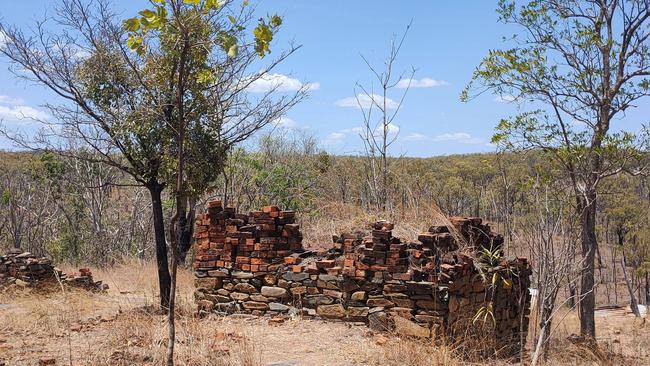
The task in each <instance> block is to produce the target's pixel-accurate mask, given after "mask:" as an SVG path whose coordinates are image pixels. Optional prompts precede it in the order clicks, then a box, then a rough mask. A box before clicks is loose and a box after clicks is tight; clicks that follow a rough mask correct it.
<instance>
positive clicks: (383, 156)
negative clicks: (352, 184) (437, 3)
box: [354, 23, 415, 210]
mask: <svg viewBox="0 0 650 366" xmlns="http://www.w3.org/2000/svg"><path fill="white" fill-rule="evenodd" d="M410 28H411V23H409V25H408V26H407V27H406V30H405V31H404V34H402V36H401V37H400V38H397V36H393V39H392V40H391V43H390V50H389V53H388V57H387V58H386V59H385V60H384V63H383V65H382V67H381V68H380V67H376V66H373V65H372V63H371V62H370V61H369V60H368V59H367V58H366V57H365V56H363V55H362V56H361V58H362V59H363V61H364V63H365V64H366V66H367V67H368V69H369V70H370V71H371V73H372V75H373V77H374V81H375V82H377V84H378V85H379V86H378V93H379V94H376V91H375V86H374V85H375V84H374V82H373V83H371V85H370V86H364V85H362V84H361V83H357V86H356V88H355V93H354V94H355V98H356V101H357V105H358V107H359V109H361V113H362V115H363V126H362V130H361V133H360V136H361V139H362V140H363V144H364V150H365V154H364V157H365V168H366V183H367V186H368V192H369V194H370V201H371V203H373V204H377V205H378V206H379V208H380V209H382V210H386V209H388V206H389V205H390V204H389V202H388V186H389V177H390V167H389V161H388V157H389V149H390V147H391V145H393V143H394V142H395V141H396V140H397V137H398V132H399V129H398V127H397V126H396V125H395V124H394V123H393V122H394V121H395V118H396V117H397V114H398V112H399V110H400V109H401V107H402V104H403V103H404V99H405V98H406V94H407V93H408V91H409V89H410V87H411V82H412V80H413V76H414V75H415V69H412V70H411V71H410V72H409V73H406V72H402V73H400V74H396V73H395V70H394V67H395V63H396V61H397V57H398V56H399V53H400V50H401V49H402V46H403V44H404V40H405V39H406V36H407V35H408V31H409V29H410ZM405 77H406V78H405ZM397 87H399V88H401V89H403V90H404V91H403V92H402V93H401V95H400V97H399V99H398V101H395V100H393V99H391V98H390V97H389V94H391V92H392V91H393V90H394V89H396V88H397ZM359 91H360V92H359Z"/></svg>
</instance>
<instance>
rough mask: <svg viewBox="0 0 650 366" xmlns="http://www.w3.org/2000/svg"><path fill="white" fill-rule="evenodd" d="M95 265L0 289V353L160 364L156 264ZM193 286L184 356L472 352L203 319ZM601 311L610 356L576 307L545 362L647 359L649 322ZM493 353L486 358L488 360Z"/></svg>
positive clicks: (185, 284) (413, 365)
mask: <svg viewBox="0 0 650 366" xmlns="http://www.w3.org/2000/svg"><path fill="white" fill-rule="evenodd" d="M93 273H94V275H95V277H96V279H101V280H104V281H105V282H106V283H108V284H109V286H111V289H110V290H109V292H108V293H106V294H92V293H87V292H83V291H66V292H61V291H57V292H54V293H51V294H49V295H42V294H41V295H38V294H22V295H20V294H19V295H12V296H7V295H0V361H4V362H6V363H7V365H35V364H37V362H38V359H39V358H41V357H46V356H48V357H54V358H56V359H57V364H61V365H70V364H72V365H159V364H162V362H163V359H164V354H165V344H166V334H167V332H166V324H165V318H164V316H161V315H158V314H156V313H155V312H152V311H150V310H151V309H152V308H153V307H154V306H155V304H156V302H157V299H156V296H155V294H156V281H155V278H156V277H155V266H154V265H153V264H152V263H148V262H137V261H131V262H128V263H127V264H124V265H121V266H117V267H115V268H112V269H109V270H100V269H93ZM192 291H193V285H192V273H191V271H189V270H181V271H180V272H179V309H178V315H179V320H178V321H177V331H178V336H177V340H178V344H177V347H176V351H177V353H176V363H177V364H178V365H218V366H221V365H233V366H235V365H237V366H249V365H250V366H254V365H268V364H273V363H276V364H284V365H341V366H342V365H388V366H397V365H406V366H425V365H426V366H433V365H460V364H466V363H467V362H468V361H467V360H464V361H463V360H462V359H460V358H459V356H458V355H457V354H456V353H455V352H454V351H453V347H446V346H436V345H434V344H432V343H431V342H429V341H416V340H409V339H403V338H399V337H396V336H394V335H377V334H375V333H373V332H371V331H370V330H369V329H368V328H366V327H363V326H352V325H349V324H346V323H331V322H321V321H308V320H295V321H287V322H285V323H284V324H280V325H270V324H268V322H267V320H265V319H238V318H232V317H228V318H221V317H210V318H207V319H197V318H194V317H193V316H192V313H193V310H194V305H193V303H192ZM597 319H598V330H599V332H600V334H601V338H600V339H599V341H600V345H601V349H602V354H603V355H605V356H604V357H605V358H602V357H600V358H599V355H594V354H591V353H590V352H587V351H586V350H585V349H582V348H580V347H579V346H576V345H573V344H572V343H571V342H569V341H567V340H566V337H567V336H568V335H569V334H571V333H573V332H575V329H576V328H575V326H576V323H575V318H574V315H573V314H570V315H569V316H568V317H567V318H566V319H565V322H566V324H564V323H563V325H561V326H560V327H559V328H558V333H557V334H556V339H557V340H556V341H555V342H554V343H553V345H552V349H551V358H550V359H549V360H548V362H547V364H589V365H592V364H594V362H595V363H596V364H612V365H614V364H621V363H625V364H626V365H644V364H648V360H649V358H648V355H647V352H648V349H650V347H649V346H650V326H648V325H647V324H645V325H642V324H640V322H638V321H636V320H634V319H630V318H629V317H626V316H622V317H621V316H620V314H618V315H617V314H614V316H613V317H611V318H608V317H602V316H599V317H597ZM643 352H646V353H645V354H644V353H643ZM600 356H602V355H600ZM644 357H645V358H644ZM496 362H497V361H495V360H485V361H484V362H483V363H482V364H495V363H496ZM499 363H502V364H505V363H507V362H506V361H499ZM475 364H476V363H475ZM479 364H480V363H479Z"/></svg>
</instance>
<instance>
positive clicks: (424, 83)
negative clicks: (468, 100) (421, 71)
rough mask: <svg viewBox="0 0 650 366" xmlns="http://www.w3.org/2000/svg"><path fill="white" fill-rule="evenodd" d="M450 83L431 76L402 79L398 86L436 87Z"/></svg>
mask: <svg viewBox="0 0 650 366" xmlns="http://www.w3.org/2000/svg"><path fill="white" fill-rule="evenodd" d="M443 85H449V83H448V82H447V81H445V80H435V79H431V78H423V79H420V80H418V79H402V80H400V81H398V82H397V85H396V86H397V88H399V89H406V88H409V87H410V88H434V87H436V86H443Z"/></svg>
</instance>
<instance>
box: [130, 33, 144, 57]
mask: <svg viewBox="0 0 650 366" xmlns="http://www.w3.org/2000/svg"><path fill="white" fill-rule="evenodd" d="M126 45H127V46H128V47H129V48H130V49H131V50H132V51H135V52H137V53H138V54H142V53H143V52H144V48H143V45H142V37H140V36H135V35H134V36H129V38H128V39H127V41H126Z"/></svg>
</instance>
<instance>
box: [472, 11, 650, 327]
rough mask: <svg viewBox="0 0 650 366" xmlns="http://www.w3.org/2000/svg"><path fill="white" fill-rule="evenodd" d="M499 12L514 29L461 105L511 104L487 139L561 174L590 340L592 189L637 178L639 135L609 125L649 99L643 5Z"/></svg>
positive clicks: (648, 33) (649, 51) (647, 16)
mask: <svg viewBox="0 0 650 366" xmlns="http://www.w3.org/2000/svg"><path fill="white" fill-rule="evenodd" d="M498 13H499V15H500V21H502V22H503V23H506V24H511V25H513V26H515V27H518V30H519V32H518V34H516V35H515V36H513V38H512V40H511V41H512V42H513V44H514V46H513V47H512V48H510V49H502V50H492V51H490V52H489V54H488V55H487V56H486V57H485V58H484V59H483V61H482V62H481V64H480V65H479V66H478V68H477V69H476V71H475V73H474V77H473V82H472V83H470V85H469V86H468V88H467V89H466V90H465V91H464V92H463V94H462V95H461V99H464V100H466V99H468V98H472V97H474V96H476V95H478V94H481V93H483V92H485V91H491V92H493V93H496V94H499V95H500V96H502V97H504V98H505V97H508V99H512V100H514V101H515V102H516V103H518V104H520V106H521V109H520V111H519V114H517V115H516V116H514V117H512V118H510V119H504V120H502V121H501V122H500V123H499V125H498V126H497V129H496V133H495V135H494V138H493V141H494V142H495V143H498V144H499V145H500V146H501V147H503V148H506V149H511V150H521V149H540V150H543V151H544V152H546V153H547V154H548V156H549V157H551V158H552V159H553V160H554V161H555V162H556V163H558V164H559V165H560V166H561V167H562V168H563V172H564V173H565V174H566V176H567V180H568V182H569V183H568V184H569V185H570V186H571V187H572V190H573V196H574V199H575V214H576V218H577V219H578V220H579V222H580V226H581V230H580V231H581V233H580V234H581V235H580V237H581V254H582V261H581V263H582V270H581V273H580V287H581V288H580V297H579V300H580V304H579V305H580V306H579V308H580V309H579V313H580V331H581V334H582V335H583V336H585V337H588V338H594V337H595V335H596V326H595V321H594V308H595V294H594V290H595V283H594V267H595V265H594V260H595V254H596V251H597V250H598V241H597V237H596V211H597V210H596V205H597V201H598V194H597V192H598V186H599V184H600V182H601V181H602V180H603V179H604V178H606V177H608V176H611V175H614V174H618V173H620V172H624V171H633V172H635V173H636V172H638V168H633V165H635V163H636V162H637V160H638V158H639V157H640V155H641V153H643V148H640V145H639V144H642V143H643V142H644V141H643V140H644V139H643V138H642V137H643V136H646V135H645V134H644V133H633V130H631V129H629V128H628V129H627V131H624V130H623V129H620V128H619V126H616V125H614V123H615V122H618V121H619V120H620V119H622V118H623V117H624V116H625V112H626V111H627V110H628V109H630V108H633V107H634V106H636V105H637V103H638V102H639V101H640V100H641V99H642V98H644V97H646V96H648V95H649V94H650V79H648V77H649V76H650V48H649V46H650V43H649V41H648V38H649V37H650V28H649V25H650V2H649V1H647V0H535V1H525V2H520V1H511V0H500V1H499V4H498ZM637 132H638V131H637Z"/></svg>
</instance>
